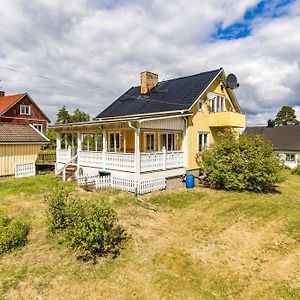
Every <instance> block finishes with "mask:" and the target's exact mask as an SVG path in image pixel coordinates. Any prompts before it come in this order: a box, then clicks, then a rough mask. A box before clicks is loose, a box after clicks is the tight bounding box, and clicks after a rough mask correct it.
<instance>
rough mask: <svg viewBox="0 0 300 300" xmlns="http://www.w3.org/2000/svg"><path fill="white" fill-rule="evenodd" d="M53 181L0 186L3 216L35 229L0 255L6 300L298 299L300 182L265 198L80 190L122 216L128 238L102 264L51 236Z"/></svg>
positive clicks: (0, 288)
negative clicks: (22, 243)
mask: <svg viewBox="0 0 300 300" xmlns="http://www.w3.org/2000/svg"><path fill="white" fill-rule="evenodd" d="M55 182H56V180H55V178H54V176H52V175H44V176H36V177H34V178H25V179H18V180H14V179H6V180H2V181H0V210H4V211H5V212H6V213H8V214H11V215H20V216H22V217H24V218H26V219H27V220H28V221H29V222H30V224H31V228H32V230H31V232H30V235H29V243H28V244H27V245H26V246H25V247H23V248H21V249H20V250H16V251H13V252H11V253H8V254H5V255H2V256H0V299H37V298H41V299H86V298H88V299H300V221H299V220H300V177H299V176H291V175H289V176H288V177H287V179H286V181H284V182H283V183H281V184H280V186H279V188H278V192H277V193H274V194H268V195H259V194H254V193H236V192H222V191H213V190H209V189H199V188H196V189H194V190H190V191H186V190H179V191H172V192H168V191H165V192H159V193H154V194H151V195H145V196H143V197H141V200H142V201H143V202H147V203H149V205H150V206H151V207H156V208H158V211H157V212H154V211H151V210H147V209H144V208H142V207H141V206H136V205H134V204H133V195H132V194H127V193H122V192H119V191H117V190H108V191H103V192H100V193H89V192H84V191H82V190H80V189H78V188H77V187H76V184H75V183H66V186H67V187H68V188H69V189H70V190H71V191H72V192H73V193H76V194H77V195H79V196H80V197H81V198H82V201H104V202H108V203H110V205H111V206H112V207H113V208H114V209H115V210H116V211H117V213H118V216H119V219H120V221H121V223H122V225H123V226H125V227H126V228H127V231H128V233H129V234H130V235H131V239H130V241H129V243H128V245H127V248H126V249H125V250H124V251H123V252H122V254H121V255H120V256H119V257H118V258H116V259H111V258H107V259H101V260H99V262H98V263H97V264H96V265H93V264H92V263H85V262H82V261H80V260H77V259H76V253H74V252H73V251H72V250H69V249H66V248H65V247H64V246H63V245H60V244H59V243H58V242H57V240H55V239H53V238H50V237H48V236H47V222H46V215H45V208H46V203H45V201H44V196H45V195H46V194H47V193H48V192H49V190H50V189H51V187H53V185H54V184H56V183H55Z"/></svg>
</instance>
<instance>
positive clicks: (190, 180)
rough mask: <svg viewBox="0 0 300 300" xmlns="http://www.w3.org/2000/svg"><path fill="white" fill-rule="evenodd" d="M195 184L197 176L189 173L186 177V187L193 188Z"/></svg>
mask: <svg viewBox="0 0 300 300" xmlns="http://www.w3.org/2000/svg"><path fill="white" fill-rule="evenodd" d="M194 186H195V178H194V175H192V174H187V175H186V177H185V187H186V188H187V189H192V188H193V187H194Z"/></svg>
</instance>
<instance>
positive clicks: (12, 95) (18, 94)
mask: <svg viewBox="0 0 300 300" xmlns="http://www.w3.org/2000/svg"><path fill="white" fill-rule="evenodd" d="M25 94H26V93H16V94H11V95H4V96H1V97H0V98H5V97H14V96H21V95H25Z"/></svg>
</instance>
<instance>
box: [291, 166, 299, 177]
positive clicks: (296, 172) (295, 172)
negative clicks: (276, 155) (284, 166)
mask: <svg viewBox="0 0 300 300" xmlns="http://www.w3.org/2000/svg"><path fill="white" fill-rule="evenodd" d="M291 173H292V174H293V175H300V164H299V165H298V166H297V167H296V168H294V169H292V171H291Z"/></svg>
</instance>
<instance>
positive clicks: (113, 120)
mask: <svg viewBox="0 0 300 300" xmlns="http://www.w3.org/2000/svg"><path fill="white" fill-rule="evenodd" d="M190 115H191V113H184V111H182V112H180V113H176V114H174V113H173V114H166V113H165V114H163V115H162V114H160V115H157V114H155V115H149V114H147V115H145V116H131V117H120V118H117V119H116V118H111V119H105V120H103V119H99V120H93V121H88V122H77V123H66V124H55V125H49V128H53V129H56V130H59V129H71V128H74V129H75V128H78V129H79V128H81V127H89V126H91V127H94V126H97V125H98V126H99V127H101V126H103V125H107V124H113V123H128V122H136V123H142V122H145V121H155V120H163V119H168V118H178V117H188V116H190Z"/></svg>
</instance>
